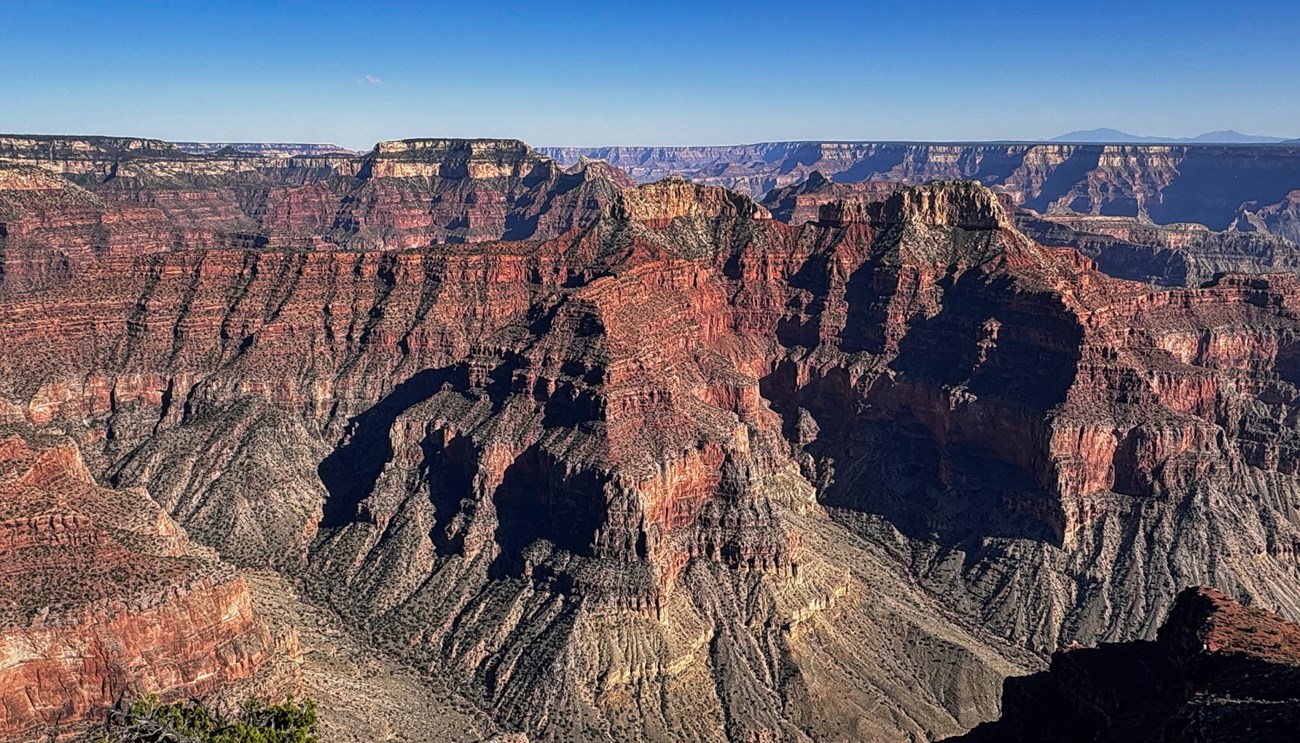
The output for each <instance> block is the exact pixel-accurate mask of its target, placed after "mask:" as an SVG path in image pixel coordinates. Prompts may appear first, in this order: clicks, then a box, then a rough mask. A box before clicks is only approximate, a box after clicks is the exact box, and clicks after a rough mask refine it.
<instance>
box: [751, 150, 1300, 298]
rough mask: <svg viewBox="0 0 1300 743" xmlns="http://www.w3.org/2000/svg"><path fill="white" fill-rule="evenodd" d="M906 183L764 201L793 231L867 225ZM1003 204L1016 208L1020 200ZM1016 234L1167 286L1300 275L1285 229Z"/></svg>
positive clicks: (1130, 223)
mask: <svg viewBox="0 0 1300 743" xmlns="http://www.w3.org/2000/svg"><path fill="white" fill-rule="evenodd" d="M905 187H906V186H904V185H903V184H901V183H894V182H888V181H868V182H860V183H835V182H833V181H832V180H830V179H829V178H827V177H825V176H823V175H822V174H821V173H819V172H813V173H812V174H811V175H809V176H808V179H807V180H806V181H801V182H799V183H797V184H794V185H792V186H787V187H785V188H778V189H774V190H772V191H771V192H770V193H768V195H767V196H766V197H765V198H764V199H763V203H764V205H765V206H767V207H768V208H770V209H771V210H772V213H773V216H774V217H775V218H776V219H780V220H781V221H784V222H789V223H791V224H802V223H804V222H818V221H826V222H830V223H836V222H842V221H845V220H846V219H848V220H853V219H862V217H861V216H855V214H860V213H862V212H863V211H864V210H866V209H868V208H870V206H869V205H871V204H879V203H883V202H884V201H885V200H886V198H887V197H888V196H889V195H890V194H891V193H893V192H894V191H897V190H899V189H902V188H905ZM1000 197H1001V198H1002V199H1003V200H1004V201H1005V202H1006V203H1007V205H1008V206H1014V200H1013V199H1012V198H1011V197H1010V196H1008V195H1007V194H1001V195H1000ZM1012 217H1013V219H1014V221H1015V224H1016V228H1017V229H1018V230H1020V231H1022V232H1023V233H1025V235H1026V236H1028V237H1030V238H1032V239H1033V240H1034V241H1035V242H1038V243H1040V244H1042V245H1046V246H1049V247H1060V248H1071V249H1074V250H1077V251H1079V252H1080V253H1082V254H1083V255H1085V256H1087V257H1088V258H1090V259H1092V260H1093V261H1095V262H1096V264H1097V268H1098V270H1100V271H1102V272H1103V273H1106V274H1108V275H1110V276H1114V277H1116V278H1121V279H1131V280H1134V281H1146V282H1151V283H1154V284H1159V285H1163V286H1199V285H1200V284H1203V283H1205V282H1207V281H1211V280H1213V279H1214V278H1215V277H1216V276H1218V275H1219V274H1223V273H1270V272H1287V273H1297V272H1300V246H1297V245H1296V244H1295V242H1293V240H1291V239H1289V238H1288V237H1287V236H1286V230H1285V227H1284V225H1285V222H1284V221H1282V220H1275V222H1274V223H1273V224H1274V227H1273V229H1274V230H1275V231H1273V232H1270V231H1269V229H1268V228H1260V229H1256V228H1255V227H1254V226H1253V224H1251V223H1241V222H1239V223H1235V224H1234V225H1233V226H1232V228H1231V229H1229V230H1227V231H1215V230H1211V229H1209V228H1207V227H1205V226H1204V225H1201V224H1195V223H1183V224H1170V225H1157V224H1154V223H1152V222H1151V221H1149V220H1146V219H1143V218H1139V217H1120V216H1096V215H1090V214H1077V213H1074V212H1055V213H1048V214H1039V213H1037V212H1034V211H1031V210H1028V209H1014V211H1013V215H1012Z"/></svg>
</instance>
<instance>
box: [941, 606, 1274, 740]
mask: <svg viewBox="0 0 1300 743" xmlns="http://www.w3.org/2000/svg"><path fill="white" fill-rule="evenodd" d="M1296 731H1300V625H1297V624H1295V623H1293V622H1288V621H1285V620H1283V619H1281V618H1280V617H1278V616H1277V615H1276V614H1273V613H1270V612H1267V611H1264V610H1262V609H1257V608H1253V607H1247V606H1242V605H1241V604H1240V603H1238V602H1236V601H1234V600H1232V599H1230V598H1228V597H1227V596H1225V595H1224V594H1222V593H1220V592H1218V591H1216V590H1214V589H1211V588H1204V587H1202V588H1189V589H1187V590H1186V591H1184V592H1183V593H1181V594H1179V596H1178V600H1177V602H1176V603H1175V604H1174V607H1173V610H1172V611H1171V612H1170V615H1169V618H1168V620H1166V622H1165V624H1164V626H1163V627H1161V628H1160V632H1159V637H1158V639H1157V640H1155V641H1137V642H1128V643H1120V644H1114V645H1103V646H1101V647H1099V648H1094V649H1082V648H1079V649H1069V650H1065V651H1061V652H1059V653H1057V654H1055V655H1054V656H1053V657H1052V665H1051V668H1050V669H1049V670H1047V671H1043V672H1041V673H1037V674H1034V675H1032V676H1026V677H1018V678H1011V679H1008V680H1007V682H1006V686H1005V689H1004V691H1003V711H1002V718H1001V719H1000V720H998V721H997V722H991V723H987V724H985V725H981V726H979V727H978V728H976V729H975V730H974V731H972V732H971V733H969V734H967V735H964V736H962V737H960V738H954V739H952V740H953V741H954V742H955V741H961V742H962V743H980V742H982V741H988V742H989V743H993V742H994V741H996V742H997V743H1016V742H1017V741H1025V742H1026V743H1027V742H1028V741H1043V740H1054V741H1063V742H1069V743H1073V742H1074V741H1078V742H1079V743H1085V742H1087V741H1109V742H1112V743H1129V742H1133V743H1137V742H1138V741H1169V742H1170V743H1173V742H1174V741H1213V742H1215V743H1218V742H1222V743H1229V742H1230V741H1258V740H1290V739H1292V738H1294V737H1295V735H1296Z"/></svg>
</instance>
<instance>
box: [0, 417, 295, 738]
mask: <svg viewBox="0 0 1300 743" xmlns="http://www.w3.org/2000/svg"><path fill="white" fill-rule="evenodd" d="M0 584H2V585H3V590H0V740H13V741H18V740H35V739H37V738H41V739H44V736H46V735H55V734H57V733H60V732H62V733H69V732H76V731H79V730H84V729H86V728H88V727H93V726H97V725H100V724H102V723H103V722H104V720H105V719H106V716H107V714H108V711H109V710H110V709H112V708H113V706H114V705H116V704H117V703H118V702H119V701H120V700H122V699H133V698H136V697H138V696H141V695H145V694H159V695H161V696H162V697H163V698H167V699H180V698H193V697H201V696H204V695H207V694H210V693H212V692H214V691H218V690H220V689H222V688H224V687H226V686H228V685H232V684H235V683H252V681H253V677H254V676H255V675H256V674H257V673H258V672H259V671H260V670H261V669H262V667H263V666H264V665H268V661H270V660H272V659H273V658H275V657H291V656H292V655H293V654H294V652H295V651H296V647H295V641H294V638H293V636H292V635H286V636H281V637H273V636H272V635H271V634H270V633H269V632H268V629H267V626H266V624H265V623H264V622H263V621H262V619H261V618H260V617H259V616H257V615H256V614H255V613H254V611H253V608H252V604H251V599H250V594H249V590H248V586H247V585H246V583H245V582H244V580H243V579H242V578H241V577H239V576H238V575H237V574H236V573H234V571H232V570H230V569H229V568H228V567H226V566H223V565H221V564H220V563H218V562H216V561H215V560H214V559H213V558H212V557H210V556H206V557H205V556H203V555H202V554H201V553H200V552H199V551H197V550H196V549H195V548H194V547H192V546H191V545H189V543H188V541H187V540H186V537H185V534H184V532H183V531H182V530H181V529H180V528H179V527H178V526H177V524H176V523H175V521H173V520H172V518H171V517H170V516H169V515H167V513H166V512H164V511H162V510H161V509H159V508H158V507H157V505H155V504H154V503H153V501H151V500H150V499H149V497H148V496H147V495H146V494H145V493H144V492H143V491H139V490H132V489H126V490H110V489H107V488H103V487H100V486H98V485H96V484H95V482H94V480H93V479H92V478H91V475H90V473H89V472H88V471H87V470H86V468H85V465H84V464H83V463H82V459H81V456H80V454H79V452H78V450H77V447H76V445H75V444H74V443H73V442H72V441H71V440H69V439H67V438H64V437H57V436H51V435H47V434H40V433H37V432H34V431H32V430H31V429H29V428H27V427H26V426H25V425H21V424H18V425H15V424H9V425H6V426H4V427H0ZM273 681H274V683H275V685H276V688H275V689H274V692H275V693H280V694H283V693H292V692H293V691H294V679H293V677H292V676H291V675H290V676H287V677H286V676H284V675H281V676H280V677H279V678H278V679H275V680H273ZM263 689H264V690H267V691H269V689H268V688H267V687H265V686H264V687H263Z"/></svg>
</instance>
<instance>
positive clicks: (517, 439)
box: [0, 143, 1300, 740]
mask: <svg viewBox="0 0 1300 743" xmlns="http://www.w3.org/2000/svg"><path fill="white" fill-rule="evenodd" d="M382 150H384V147H383V146H381V147H380V151H379V152H377V153H372V155H373V156H372V157H370V159H369V160H368V162H369V163H370V167H371V172H370V174H369V175H368V176H366V177H365V178H364V179H363V178H362V176H361V174H358V175H356V176H355V179H356V180H357V181H360V180H367V181H374V180H378V181H382V182H381V183H378V184H377V185H375V186H374V188H380V189H389V188H393V189H398V188H402V187H405V186H406V185H410V184H422V185H421V186H420V187H421V188H435V187H436V188H442V187H444V186H447V187H452V185H448V184H453V185H455V184H458V185H456V186H455V187H461V186H465V185H466V183H467V182H468V183H469V184H471V185H473V184H478V183H480V182H495V183H498V185H500V184H505V185H503V186H501V187H502V188H504V187H507V186H509V184H511V183H514V182H515V181H514V180H513V179H514V178H515V174H516V173H517V172H522V171H519V170H518V169H519V168H521V167H525V166H524V165H521V163H532V162H534V161H538V162H541V163H542V164H540V165H536V166H532V165H529V166H527V167H529V168H533V170H536V169H537V168H543V169H545V168H547V166H546V165H545V163H546V162H549V161H544V160H537V158H535V156H533V155H530V154H529V153H527V152H524V153H522V154H521V153H519V152H518V151H517V149H516V148H514V146H513V145H512V144H510V143H497V144H481V143H448V144H445V145H444V144H424V143H414V144H413V143H403V144H401V145H393V146H391V147H390V148H389V150H390V151H389V152H387V153H385V152H383V151H382ZM467 150H468V151H469V152H470V153H471V156H470V157H469V158H468V159H466V158H464V157H461V156H459V155H457V156H456V157H452V154H454V153H464V152H465V151H467ZM474 153H477V154H474ZM462 166H464V167H465V168H466V169H467V170H466V171H465V173H466V175H454V174H453V173H452V171H454V170H456V169H459V168H461V167H462ZM470 166H472V168H471V167H470ZM32 167H35V166H32ZM471 170H472V172H471ZM533 170H529V171H528V172H530V173H531V172H533ZM376 171H380V172H376ZM547 172H549V171H547ZM25 177H26V176H25ZM348 177H349V178H353V177H354V176H348ZM570 177H576V178H580V179H582V181H581V182H583V183H586V184H588V186H589V187H590V188H592V189H595V190H597V191H598V194H599V195H600V196H601V199H603V200H601V199H597V200H594V201H593V200H591V199H586V198H584V199H581V200H578V201H573V202H570V203H571V204H573V205H576V206H574V208H573V209H572V210H569V209H568V208H566V209H562V210H561V211H562V212H563V213H565V214H573V215H574V219H573V220H571V221H569V220H568V218H567V217H566V218H565V220H561V221H560V222H556V223H555V224H556V225H560V224H564V225H568V226H567V227H566V228H565V229H564V231H562V232H558V233H557V234H555V235H554V236H549V237H544V236H543V235H539V234H537V233H534V235H535V237H536V238H537V239H534V240H531V241H508V242H503V241H494V240H485V241H479V242H469V241H464V242H458V241H444V242H442V243H441V244H434V245H430V244H429V241H434V240H439V239H444V240H445V239H447V238H448V236H447V235H446V234H445V233H438V232H437V231H436V230H429V231H426V229H427V228H426V227H416V228H411V229H412V230H413V232H410V233H406V234H419V235H422V237H421V238H420V239H421V240H425V241H426V242H422V243H420V244H419V247H404V246H406V245H408V242H407V241H406V239H405V238H400V237H392V235H397V234H398V232H400V230H399V231H397V232H392V233H385V234H389V235H390V237H385V238H383V239H376V238H374V237H373V236H374V235H375V234H378V232H383V231H384V230H385V229H386V228H385V227H384V225H385V224H387V222H386V221H384V220H387V219H388V218H389V217H387V216H383V215H385V214H388V215H399V214H401V213H402V212H401V210H398V209H394V210H392V211H388V212H384V211H379V210H376V211H373V212H370V215H371V217H368V219H369V220H370V221H368V222H366V225H367V226H366V228H365V229H362V228H360V227H356V228H353V227H348V228H347V229H346V230H345V231H344V233H339V234H347V235H350V236H352V237H349V238H348V239H349V240H352V239H355V242H354V243H348V244H347V246H344V243H343V242H339V240H340V238H337V237H330V238H329V240H334V241H336V242H328V241H326V242H322V243H321V244H319V245H315V244H311V241H309V240H307V239H305V237H306V236H309V235H311V234H318V233H319V234H321V235H335V234H336V233H335V227H334V226H332V225H333V223H331V226H329V227H325V226H323V224H324V223H323V222H311V221H305V222H303V223H302V224H303V225H305V226H304V227H303V232H302V233H301V234H302V235H303V236H304V239H303V240H293V241H278V242H277V241H273V240H267V241H266V242H265V243H262V244H259V246H258V247H257V248H256V249H232V248H229V247H210V246H207V245H206V244H204V243H202V242H201V241H200V242H198V243H196V244H195V245H193V246H191V245H188V244H186V243H184V242H183V240H182V243H181V244H180V245H172V246H171V247H170V248H168V249H164V250H159V251H155V252H150V253H147V254H143V255H141V254H134V255H133V254H131V253H129V252H127V251H109V252H108V254H106V255H105V256H103V257H101V258H99V259H98V262H97V263H94V264H92V265H91V266H90V267H89V268H88V269H86V270H84V271H83V272H82V273H81V274H80V275H77V276H76V277H75V282H72V283H67V282H62V283H61V282H58V281H31V282H29V286H30V287H31V288H30V289H29V290H26V291H22V292H17V291H14V292H10V293H8V294H7V295H5V296H3V298H0V331H2V332H3V334H4V337H5V338H6V341H7V344H8V349H9V352H8V353H6V354H4V355H3V356H0V396H3V397H5V398H7V399H10V400H12V401H14V403H15V404H16V406H17V408H18V410H19V411H20V414H21V415H22V416H23V417H24V418H25V419H27V420H28V421H30V422H32V423H35V424H42V425H46V424H48V425H55V426H61V427H64V428H65V429H66V430H67V431H68V432H69V434H70V435H72V436H74V437H76V438H77V439H78V441H79V442H80V444H81V446H82V447H83V450H84V451H85V452H86V457H87V459H88V461H89V462H90V463H91V465H92V467H93V468H94V469H95V471H96V472H99V473H102V474H103V475H104V476H105V477H106V478H107V479H108V480H110V481H111V482H113V483H115V484H117V485H122V486H126V485H139V486H141V487H146V488H148V490H149V493H150V495H151V496H152V497H153V498H154V499H155V500H156V501H157V502H159V503H161V504H162V505H163V506H164V507H165V508H166V509H167V510H168V511H170V512H171V513H172V514H173V515H174V517H175V518H176V519H177V520H179V521H180V522H181V523H182V524H183V525H184V526H185V528H187V529H188V530H189V532H190V533H191V534H192V535H193V536H194V537H196V538H198V539H201V540H202V541H204V542H205V543H207V544H209V545H211V546H213V547H215V548H217V549H218V550H220V551H221V553H222V555H223V556H225V557H226V558H227V559H230V560H233V561H236V562H238V563H240V564H242V565H247V566H271V567H275V568H278V569H281V570H283V571H284V572H285V573H286V574H289V575H294V576H299V575H301V576H303V579H302V588H303V589H304V590H305V591H306V592H307V593H308V594H309V595H311V596H312V597H314V598H315V599H316V600H318V601H320V602H323V603H327V604H329V605H330V606H333V607H335V608H337V609H338V611H340V612H341V613H342V614H344V615H345V617H346V618H347V619H348V621H349V622H350V623H351V624H352V626H354V627H356V628H358V629H359V630H360V631H361V632H364V633H366V634H368V635H370V636H373V637H375V638H377V639H378V640H379V641H381V642H383V643H384V644H385V645H386V646H387V647H388V648H390V649H391V650H392V651H393V652H395V653H398V654H400V655H401V656H402V657H404V658H405V659H406V660H407V661H408V662H410V663H411V664H413V665H416V666H418V667H420V668H422V669H427V670H431V671H432V672H434V673H437V674H439V675H441V676H442V677H443V678H446V679H448V680H450V683H452V684H454V685H455V686H456V691H458V692H460V693H463V694H464V695H465V696H466V697H467V698H469V699H471V700H472V701H473V702H475V703H476V704H477V705H478V706H479V707H481V708H482V709H483V710H486V711H487V712H488V713H489V714H490V715H491V716H492V717H493V719H494V720H495V721H496V722H497V723H498V724H499V725H501V726H502V727H504V728H508V729H516V728H521V729H525V730H527V731H528V732H529V733H530V734H532V735H535V736H536V737H538V738H540V739H543V740H564V739H566V738H579V739H592V740H625V739H641V740H664V739H670V738H671V739H685V740H737V739H758V740H762V739H779V740H805V739H814V740H825V739H831V740H834V739H882V740H905V739H931V738H935V737H942V736H946V735H951V734H956V733H960V732H962V731H964V730H966V729H968V728H970V727H972V726H973V725H975V724H976V723H978V722H981V721H983V720H987V719H990V718H992V717H993V716H994V715H995V714H996V711H997V704H998V700H997V695H996V691H997V686H998V683H999V681H1000V680H1001V679H1002V678H1003V677H1005V676H1007V675H1011V674H1017V673H1020V672H1023V671H1026V670H1032V669H1034V668H1038V667H1041V664H1042V663H1043V659H1044V658H1045V657H1046V656H1047V655H1048V654H1050V653H1051V652H1052V651H1054V650H1056V649H1058V648H1059V647H1061V646H1063V645H1065V644H1068V643H1069V642H1070V641H1072V640H1078V641H1080V642H1084V643H1092V642H1096V641H1099V640H1111V639H1122V640H1130V639H1133V638H1136V637H1150V636H1152V635H1153V634H1154V632H1155V630H1156V627H1157V626H1158V624H1159V622H1160V621H1161V620H1162V618H1163V616H1164V614H1165V611H1166V607H1165V606H1163V605H1162V603H1161V602H1160V601H1159V600H1158V599H1157V598H1156V597H1158V596H1162V595H1167V594H1168V593H1169V592H1170V591H1171V590H1175V589H1176V587H1178V586H1181V585H1187V584H1190V583H1201V582H1212V583H1214V584H1216V585H1220V586H1223V587H1224V588H1225V589H1227V590H1230V591H1231V592H1233V593H1234V594H1237V595H1250V596H1253V597H1255V598H1256V599H1257V600H1259V601H1261V602H1264V603H1267V604H1269V605H1273V606H1280V607H1281V608H1282V609H1283V610H1284V611H1285V612H1286V613H1288V614H1290V615H1293V616H1294V615H1296V614H1297V613H1300V584H1298V583H1297V578H1296V575H1297V572H1296V568H1297V566H1296V557H1295V545H1296V544H1297V543H1300V531H1298V530H1297V524H1296V517H1295V509H1294V508H1293V507H1292V504H1294V503H1295V502H1296V501H1297V496H1298V495H1300V489H1298V485H1300V481H1297V475H1296V471H1297V470H1296V467H1295V461H1294V460H1295V452H1296V450H1297V448H1296V443H1295V442H1296V440H1297V439H1296V433H1295V422H1294V421H1293V420H1292V417H1293V416H1291V414H1290V411H1292V410H1294V407H1295V400H1296V398H1297V396H1300V390H1297V388H1296V386H1295V385H1296V382H1297V381H1300V380H1297V379H1296V378H1295V377H1296V375H1295V370H1294V369H1293V367H1294V365H1295V364H1294V359H1295V357H1296V354H1295V353H1294V350H1295V348H1294V347H1295V346H1296V343H1297V339H1298V338H1300V318H1298V317H1297V315H1296V311H1295V307H1296V302H1300V286H1298V285H1297V281H1296V280H1295V279H1294V278H1288V277H1278V276H1268V277H1245V276H1235V275H1234V276H1227V277H1223V278H1221V279H1219V280H1218V281H1217V282H1216V283H1215V284H1213V285H1211V286H1207V287H1201V288H1196V289H1176V290H1159V291H1157V290H1152V289H1151V288H1149V287H1147V286H1145V285H1143V284H1138V283H1130V282H1124V281H1118V280H1114V279H1111V278H1109V277H1107V276H1105V275H1104V274H1101V273H1099V272H1097V271H1096V270H1095V268H1094V266H1093V265H1092V264H1091V263H1090V262H1089V261H1088V260H1087V259H1085V258H1082V257H1081V256H1079V255H1078V254H1077V253H1076V252H1074V251H1071V250H1064V249H1052V248H1045V247H1043V246H1041V245H1039V244H1037V243H1035V242H1033V241H1031V240H1029V239H1028V238H1026V237H1025V236H1024V235H1023V234H1021V233H1020V232H1018V231H1017V229H1016V227H1015V225H1014V221H1013V218H1012V217H1011V215H1010V214H1009V212H1008V210H1007V208H1006V206H1005V205H1004V204H1003V202H1002V201H1001V200H999V198H998V196H997V195H996V194H994V193H993V192H991V191H990V190H988V189H987V188H984V187H981V186H979V185H977V184H972V183H940V184H934V185H930V186H925V187H919V188H908V189H903V190H896V189H894V188H893V187H890V188H889V189H888V191H889V192H890V193H887V194H881V195H883V196H885V198H883V200H882V199H880V198H873V199H866V200H861V199H857V200H855V199H849V198H847V197H846V198H844V199H841V200H839V201H836V202H834V203H831V204H827V205H825V206H824V208H821V207H819V219H818V221H816V222H811V223H805V224H799V225H792V224H786V223H783V222H781V221H779V220H776V219H773V218H772V213H771V211H770V210H769V209H766V208H764V207H763V206H760V205H758V204H755V203H754V202H753V201H752V200H750V199H748V198H747V197H744V196H742V195H738V194H735V193H731V192H727V191H724V190H723V189H720V188H717V187H713V186H706V185H699V184H692V183H689V182H686V181H684V180H682V179H667V180H665V181H662V182H659V183H655V184H649V185H644V186H641V187H638V188H621V187H620V185H619V178H618V175H617V173H615V172H614V171H611V170H609V169H608V168H606V167H604V166H601V165H598V164H595V163H587V164H586V165H585V167H583V168H582V170H581V171H576V172H574V173H571V174H565V176H564V177H558V176H557V178H556V179H554V180H542V181H538V182H537V183H538V184H539V185H538V188H539V189H544V190H542V191H539V192H538V193H539V196H540V198H541V201H542V202H546V201H547V200H549V201H550V203H552V204H559V203H561V201H562V199H561V198H560V197H562V196H565V194H569V193H572V191H564V190H563V189H565V188H567V186H568V184H569V183H570V182H571V181H568V180H566V179H567V178H570ZM548 178H549V176H548ZM494 179H495V180H494ZM519 182H520V183H524V184H525V185H527V183H530V182H531V181H529V177H528V176H527V175H525V176H522V177H521V178H520V179H519ZM353 185H356V186H357V187H358V188H371V186H370V185H365V184H358V183H354V184H353ZM474 187H477V186H474ZM85 190H86V192H87V193H91V194H92V195H93V196H95V197H97V198H98V197H100V194H99V192H97V191H93V190H91V189H89V188H88V187H87V188H85ZM895 191H896V192H895ZM560 192H562V193H560ZM419 193H423V194H424V195H422V196H419V197H418V199H417V200H418V201H420V203H423V204H432V203H434V202H433V201H432V200H431V197H429V195H428V192H427V191H423V192H419ZM498 193H499V191H498ZM552 194H554V195H552ZM413 198H415V197H413ZM424 199H430V200H428V201H423V200H424ZM475 203H476V204H478V203H489V202H486V201H482V202H475ZM797 206H798V204H797V200H796V207H797ZM476 208H477V207H476ZM485 208H486V207H485ZM519 208H524V207H519ZM782 208H784V207H782ZM492 213H495V212H492V211H491V210H487V211H485V212H484V214H485V215H490V214H492ZM507 213H510V212H507ZM548 213H550V212H548ZM245 215H246V216H247V212H245ZM393 219H396V216H393ZM359 223H360V221H358V224H359ZM539 224H541V222H540V220H539ZM311 225H315V226H314V227H312V226H311ZM554 229H556V230H558V229H560V227H559V226H556V227H555V228H554ZM312 230H317V231H318V233H313V232H312ZM377 231H378V232H377ZM440 234H441V237H440ZM485 234H486V233H485ZM33 265H43V264H39V263H36V264H33ZM29 275H32V276H36V277H39V276H40V270H38V269H33V270H32V271H31V272H30V274H29ZM51 337H57V338H59V339H60V342H59V344H58V345H57V346H52V345H51V344H50V343H49V338H51ZM1171 587H1172V588H1171Z"/></svg>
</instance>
